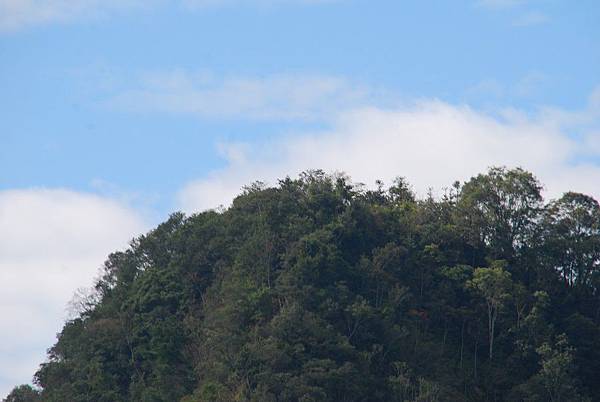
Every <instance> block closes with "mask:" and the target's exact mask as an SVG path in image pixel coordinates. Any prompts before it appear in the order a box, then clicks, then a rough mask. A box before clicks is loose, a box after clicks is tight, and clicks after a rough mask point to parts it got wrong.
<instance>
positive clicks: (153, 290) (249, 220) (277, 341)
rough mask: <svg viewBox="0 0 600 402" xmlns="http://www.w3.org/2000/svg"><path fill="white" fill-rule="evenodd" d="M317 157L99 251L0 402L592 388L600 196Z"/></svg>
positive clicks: (329, 397)
mask: <svg viewBox="0 0 600 402" xmlns="http://www.w3.org/2000/svg"><path fill="white" fill-rule="evenodd" d="M540 190H541V185H540V183H539V182H538V181H537V180H536V179H535V177H534V176H533V175H532V174H530V173H528V172H526V171H523V170H521V169H512V170H509V169H505V168H493V169H490V170H489V171H488V172H487V173H485V174H481V175H479V176H477V177H474V178H472V179H471V180H470V181H468V182H467V183H464V184H459V183H456V184H455V185H453V186H451V187H450V188H449V189H448V190H447V191H446V194H445V195H444V196H443V197H439V198H433V197H428V198H425V199H416V198H415V195H414V194H413V192H412V191H411V189H410V187H409V186H408V184H407V183H406V182H405V181H404V180H402V179H398V180H396V181H395V182H394V183H393V185H392V186H391V187H390V188H384V187H383V185H382V184H381V185H380V186H379V188H378V189H377V190H365V189H364V188H363V187H361V186H358V185H352V184H351V182H350V180H349V179H348V178H345V177H343V176H329V175H326V174H324V173H322V172H320V171H311V172H307V173H305V174H302V175H301V176H300V177H299V178H298V179H290V178H287V179H285V180H282V181H280V182H279V183H278V185H277V186H275V187H265V186H263V185H261V184H260V183H257V184H255V185H252V186H250V187H248V188H246V189H245V190H244V191H243V193H242V194H241V195H240V196H239V197H237V198H236V199H235V201H234V202H233V205H232V206H231V207H230V208H229V209H227V210H225V211H218V212H217V211H208V212H203V213H200V214H197V215H193V216H190V217H186V216H184V215H183V214H179V213H177V214H174V215H172V216H171V217H170V218H169V220H168V221H166V222H164V223H163V224H161V225H159V226H158V227H157V228H156V229H154V230H153V231H151V232H150V233H148V234H147V235H145V236H142V237H140V238H138V239H135V240H134V241H133V242H132V244H131V247H130V248H129V249H128V250H127V251H125V252H118V253H114V254H111V255H110V256H109V258H108V260H107V261H106V263H105V266H104V268H103V271H102V275H101V278H100V279H99V280H98V282H97V283H96V285H95V289H94V291H93V292H91V293H90V294H88V295H87V296H86V297H82V298H80V299H79V303H78V305H79V314H78V316H77V318H75V319H72V320H70V321H68V322H67V323H66V324H65V326H64V328H63V330H62V332H61V333H60V334H59V336H58V341H57V343H56V344H55V345H54V346H53V347H52V348H51V349H50V350H49V354H48V359H47V362H45V363H43V364H42V365H41V367H40V369H39V371H38V372H37V373H36V374H35V382H36V384H38V386H39V388H35V389H34V388H31V387H29V386H21V387H17V388H15V389H14V390H13V392H12V394H11V395H10V396H9V397H8V399H7V400H8V401H12V402H14V401H38V400H41V401H56V402H76V401H94V402H98V401H107V402H109V401H110V402H115V401H135V402H139V401H148V402H150V401H156V402H158V401H165V402H176V401H182V402H200V401H223V402H231V401H256V402H271V401H273V402H275V401H278V402H286V401H290V402H291V401H298V402H300V401H302V402H308V401H336V402H337V401H423V402H425V401H428V402H434V401H511V402H512V401H540V402H542V401H543V402H546V401H552V402H558V401H600V297H599V294H598V290H599V287H600V266H599V264H600V207H599V206H598V203H597V202H596V201H595V200H594V199H593V198H591V197H588V196H586V195H582V194H577V193H566V194H565V195H564V196H562V197H561V198H560V199H557V200H552V201H549V202H547V203H545V202H544V200H543V199H542V197H541V195H540Z"/></svg>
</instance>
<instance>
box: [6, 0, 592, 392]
mask: <svg viewBox="0 0 600 402" xmlns="http://www.w3.org/2000/svg"><path fill="white" fill-rule="evenodd" d="M599 21H600V3H599V2H598V1H597V0H579V1H577V2H573V1H568V0H462V1H461V0H445V1H443V0H437V1H434V0H418V1H417V0H389V1H388V0H145V1H142V0H0V397H3V396H4V395H5V394H7V393H8V392H9V391H10V389H11V388H12V387H13V386H14V385H17V384H21V383H29V382H31V378H32V375H33V373H34V372H35V371H36V369H37V367H38V365H39V364H40V363H41V362H43V361H44V359H45V352H46V350H47V348H49V347H50V346H51V345H52V344H53V343H54V342H55V339H56V333H57V332H59V331H60V328H61V327H62V324H63V323H64V321H65V320H66V319H68V318H69V308H68V306H69V303H70V301H71V300H72V298H73V295H74V293H75V292H76V291H77V289H80V288H85V287H90V286H91V285H92V284H93V280H94V278H95V276H96V275H97V273H98V270H99V269H100V268H101V266H102V263H103V261H104V260H105V259H106V257H107V255H108V254H109V253H110V252H111V251H115V250H119V249H123V248H125V247H127V244H128V242H129V241H130V239H132V238H133V237H134V236H137V235H139V234H142V233H144V232H145V231H147V230H149V229H150V228H152V227H153V226H155V225H156V224H157V223H159V222H160V221H162V220H164V219H165V218H166V217H168V215H169V214H170V213H172V212H175V211H178V210H182V211H185V212H186V213H188V214H190V213H193V212H198V211H202V210H205V209H210V208H216V207H219V206H221V205H222V206H227V205H228V204H229V202H230V201H231V199H232V198H233V197H234V196H235V195H236V194H237V193H238V192H239V191H240V189H241V187H242V186H244V185H246V184H249V183H251V182H254V181H256V180H261V181H264V182H266V183H269V184H276V183H277V179H279V178H284V177H285V176H288V175H289V176H292V177H293V176H295V175H297V174H298V173H299V172H301V171H303V170H307V169H315V168H321V169H324V170H326V171H328V172H335V171H343V172H346V173H348V174H349V175H350V176H351V177H352V178H353V179H354V181H356V182H362V183H365V184H366V185H372V184H373V183H374V182H375V180H376V179H382V180H383V181H384V182H387V183H390V182H391V181H392V180H393V179H394V178H395V177H397V176H404V177H406V178H407V179H408V180H409V182H411V183H412V185H413V186H414V188H415V190H416V191H417V192H418V193H419V194H421V195H423V194H425V193H426V192H427V191H428V189H429V188H432V189H433V191H434V193H435V192H440V191H443V188H444V187H447V186H449V185H450V184H451V183H453V182H454V181H455V180H460V181H465V180H468V179H469V178H470V177H472V176H473V175H476V174H477V173H480V172H484V171H485V170H486V169H487V168H488V167H489V166H493V165H506V166H509V167H516V166H521V167H523V168H525V169H528V170H530V171H532V172H533V173H534V174H536V176H537V177H538V178H539V179H540V181H541V182H542V183H543V184H544V186H545V190H544V194H545V196H546V197H547V199H552V198H555V197H558V196H560V194H561V193H562V192H564V191H568V190H574V191H579V192H584V193H587V194H590V195H592V196H594V197H596V198H597V199H600V185H599V184H598V183H600V24H599V23H598V22H599Z"/></svg>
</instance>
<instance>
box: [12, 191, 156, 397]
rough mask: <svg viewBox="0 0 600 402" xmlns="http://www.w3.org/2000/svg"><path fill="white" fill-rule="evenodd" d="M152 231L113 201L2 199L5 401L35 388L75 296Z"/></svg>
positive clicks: (45, 196)
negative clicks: (17, 390)
mask: <svg viewBox="0 0 600 402" xmlns="http://www.w3.org/2000/svg"><path fill="white" fill-rule="evenodd" d="M143 229H144V224H143V222H142V220H141V218H140V217H139V216H138V215H137V214H136V213H135V212H133V211H132V210H131V209H129V208H127V207H126V206H123V205H121V204H120V203H118V202H116V201H113V200H111V199H107V198H103V197H99V196H95V195H91V194H83V193H77V192H73V191H68V190H57V189H31V190H7V191H1V192H0V284H1V286H2V291H1V292H0V328H2V331H1V332H0V361H1V362H2V364H1V365H0V396H2V395H3V394H4V395H5V394H7V393H8V392H9V391H10V389H11V388H12V387H13V386H15V385H18V384H21V383H25V382H29V381H31V376H32V375H33V373H34V372H35V371H36V369H37V366H38V365H39V364H40V363H41V362H43V361H44V360H45V351H46V349H47V348H48V347H49V346H51V345H52V344H53V343H54V342H55V335H56V333H57V332H59V331H60V329H61V327H62V324H63V322H64V319H65V317H66V311H65V308H66V305H67V302H68V301H69V300H70V299H71V296H72V295H73V292H74V291H75V290H76V289H77V288H79V287H82V286H90V285H91V284H92V278H94V277H95V275H96V273H97V272H98V269H99V268H100V267H101V265H102V263H103V261H104V260H105V259H106V257H107V256H108V254H109V253H110V252H112V251H114V250H116V249H120V248H124V246H126V245H127V242H128V241H129V240H130V239H131V238H132V237H133V236H134V235H137V234H139V233H141V231H142V230H143Z"/></svg>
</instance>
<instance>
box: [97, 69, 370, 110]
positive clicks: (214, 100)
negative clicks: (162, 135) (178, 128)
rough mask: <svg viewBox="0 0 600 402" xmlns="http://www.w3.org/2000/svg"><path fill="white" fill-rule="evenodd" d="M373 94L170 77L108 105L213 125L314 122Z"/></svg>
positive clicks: (308, 79)
mask: <svg viewBox="0 0 600 402" xmlns="http://www.w3.org/2000/svg"><path fill="white" fill-rule="evenodd" d="M373 92H374V91H373V90H372V89H369V88H366V87H360V86H355V85H352V84H351V83H349V82H348V81H347V80H345V79H343V78H340V77H334V76H325V75H308V74H277V75H270V76H264V77H240V76H234V77H225V78H216V77H213V76H212V75H211V74H208V73H190V72H185V71H172V72H169V73H158V74H149V75H148V74H147V75H146V76H145V77H144V78H143V80H142V82H141V83H140V85H139V88H138V89H131V90H126V91H124V92H122V93H120V94H118V95H116V96H114V97H113V98H112V99H110V100H109V101H108V102H107V103H108V105H109V106H110V107H114V108H118V109H124V110H129V111H135V112H167V113H173V114H187V115H195V116H199V117H203V118H215V119H251V120H267V119H268V120H297V119H302V120H315V119H320V118H323V117H324V116H329V115H331V114H333V113H334V112H337V111H339V110H342V109H348V108H351V107H353V106H356V105H359V104H364V103H365V102H367V101H368V99H370V98H371V97H372V96H373V95H374V94H373ZM380 95H381V94H380Z"/></svg>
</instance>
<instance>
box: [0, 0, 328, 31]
mask: <svg viewBox="0 0 600 402" xmlns="http://www.w3.org/2000/svg"><path fill="white" fill-rule="evenodd" d="M334 1H336V0H0V32H14V31H19V30H23V29H26V28H29V27H33V26H38V25H50V24H61V23H69V22H74V21H79V20H90V19H94V18H98V17H110V16H113V15H115V14H120V13H123V12H130V11H133V10H140V9H142V8H157V7H184V8H187V9H198V10H200V9H206V8H211V7H228V6H242V5H247V6H259V7H269V6H278V5H286V4H290V5H292V4H297V5H302V4H306V5H309V4H321V3H330V2H334Z"/></svg>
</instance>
